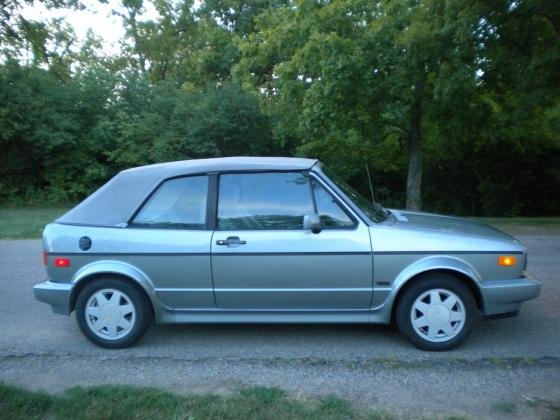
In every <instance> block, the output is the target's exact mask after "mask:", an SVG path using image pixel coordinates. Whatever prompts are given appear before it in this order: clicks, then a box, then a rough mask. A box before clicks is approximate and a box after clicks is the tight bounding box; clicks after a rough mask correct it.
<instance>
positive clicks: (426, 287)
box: [395, 273, 476, 351]
mask: <svg viewBox="0 0 560 420" xmlns="http://www.w3.org/2000/svg"><path fill="white" fill-rule="evenodd" d="M436 289H441V290H442V291H443V293H441V294H439V293H438V296H439V297H441V298H446V297H449V296H451V295H446V294H445V291H447V292H452V293H453V294H455V296H456V297H458V298H459V300H460V303H459V304H457V305H456V306H453V311H454V312H453V313H454V314H455V313H457V314H464V321H456V322H455V321H454V322H450V323H449V325H450V326H452V328H453V333H452V334H446V333H445V332H444V331H443V330H438V328H439V326H437V324H431V325H432V326H431V327H428V326H426V327H421V328H419V330H420V331H417V330H416V329H415V328H414V326H413V324H412V317H413V316H415V317H418V318H421V317H422V316H424V317H425V319H428V315H427V313H426V314H423V313H421V312H419V311H418V312H416V310H415V313H414V314H412V309H413V305H414V303H415V301H416V300H417V299H419V298H420V297H422V295H423V294H424V293H426V292H428V291H435V290H436ZM426 299H428V300H430V303H429V304H430V305H431V304H432V302H431V297H429V296H426ZM420 302H421V303H423V302H424V300H421V301H420ZM436 302H437V301H436ZM460 304H462V305H460ZM432 313H433V312H432ZM449 314H451V312H450V313H449ZM449 314H447V313H445V311H444V315H443V317H444V318H445V317H446V316H447V315H449ZM475 314H476V303H475V300H474V298H473V295H472V293H471V291H470V290H469V288H468V287H467V286H466V285H464V284H463V283H462V282H461V281H460V280H458V279H457V278H455V277H453V276H451V275H449V274H445V273H434V274H427V275H425V276H422V277H421V278H419V279H417V280H415V281H414V283H412V284H411V285H410V286H409V287H407V288H406V289H405V290H404V291H403V294H402V295H401V296H400V298H399V301H398V302H397V309H396V313H395V318H396V321H397V326H398V328H399V331H400V332H401V334H403V335H404V336H405V337H406V338H408V340H409V341H410V342H412V344H414V345H415V346H416V347H418V348H419V349H422V350H428V351H446V350H451V349H453V348H454V347H456V346H458V345H459V344H460V343H461V342H463V340H465V338H467V336H468V334H469V330H470V328H471V324H472V320H473V318H474V316H475ZM449 319H452V318H449ZM433 325H436V326H433ZM429 328H433V330H432V331H434V330H437V332H436V334H437V336H436V337H433V336H432V337H433V339H428V330H429ZM448 335H449V338H447V336H448ZM434 340H439V341H434Z"/></svg>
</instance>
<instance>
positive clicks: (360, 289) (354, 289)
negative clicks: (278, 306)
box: [214, 287, 373, 292]
mask: <svg viewBox="0 0 560 420" xmlns="http://www.w3.org/2000/svg"><path fill="white" fill-rule="evenodd" d="M372 290H373V289H372V288H370V287H347V288H338V289H336V288H329V289H325V288H268V289H262V288H246V289H239V288H236V289H230V288H216V289H214V291H215V292H372Z"/></svg>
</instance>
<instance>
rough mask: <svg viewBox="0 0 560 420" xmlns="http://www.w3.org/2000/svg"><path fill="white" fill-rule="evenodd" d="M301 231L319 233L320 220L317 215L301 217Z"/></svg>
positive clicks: (311, 214)
mask: <svg viewBox="0 0 560 420" xmlns="http://www.w3.org/2000/svg"><path fill="white" fill-rule="evenodd" d="M303 229H304V230H310V231H311V232H313V233H319V232H321V219H320V218H319V215H318V214H317V213H310V214H306V215H305V216H303Z"/></svg>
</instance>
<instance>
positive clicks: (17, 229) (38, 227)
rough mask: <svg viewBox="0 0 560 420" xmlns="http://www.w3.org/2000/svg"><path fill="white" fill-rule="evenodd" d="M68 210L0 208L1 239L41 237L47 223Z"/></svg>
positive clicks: (55, 208) (56, 208) (52, 208)
mask: <svg viewBox="0 0 560 420" xmlns="http://www.w3.org/2000/svg"><path fill="white" fill-rule="evenodd" d="M67 210H68V209H66V208H58V207H45V208H42V207H38V208H32V207H5V208H0V239H31V238H40V237H41V234H42V232H43V228H44V227H45V225H46V224H47V223H50V222H52V221H53V220H54V219H56V218H58V217H59V216H60V215H62V214H63V213H65V212H66V211H67Z"/></svg>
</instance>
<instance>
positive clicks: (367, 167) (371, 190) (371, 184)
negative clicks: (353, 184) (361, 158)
mask: <svg viewBox="0 0 560 420" xmlns="http://www.w3.org/2000/svg"><path fill="white" fill-rule="evenodd" d="M364 164H365V166H366V173H367V178H368V182H369V192H370V194H371V202H372V203H373V206H374V207H375V195H374V194H373V183H372V182H371V175H370V174H369V165H368V164H367V162H364Z"/></svg>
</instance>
